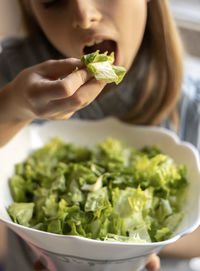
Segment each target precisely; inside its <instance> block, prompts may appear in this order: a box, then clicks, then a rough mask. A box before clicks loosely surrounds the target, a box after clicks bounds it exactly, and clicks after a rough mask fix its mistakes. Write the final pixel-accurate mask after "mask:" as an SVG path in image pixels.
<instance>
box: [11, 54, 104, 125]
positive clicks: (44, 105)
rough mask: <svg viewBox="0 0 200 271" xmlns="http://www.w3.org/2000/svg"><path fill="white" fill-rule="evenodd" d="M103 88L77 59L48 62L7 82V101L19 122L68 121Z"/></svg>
mask: <svg viewBox="0 0 200 271" xmlns="http://www.w3.org/2000/svg"><path fill="white" fill-rule="evenodd" d="M76 67H78V68H79V69H78V70H77V71H75V69H76ZM104 86H105V83H104V82H102V81H97V80H96V79H95V78H91V77H90V76H89V74H88V72H87V71H86V69H84V68H83V64H82V63H81V61H80V60H78V59H73V58H69V59H62V60H49V61H46V62H43V63H42V64H39V65H36V66H33V67H31V68H28V69H26V70H24V71H22V72H21V73H19V75H18V76H17V77H16V78H15V79H14V80H13V81H12V82H11V83H10V87H9V91H10V93H9V97H10V98H9V100H10V102H11V103H12V107H11V108H12V110H13V109H14V110H13V112H14V114H15V117H16V118H18V119H19V120H21V121H27V120H32V119H34V118H43V119H53V120H55V119H67V118H69V117H70V116H71V115H72V114H73V113H74V112H75V111H77V110H79V109H81V108H83V107H85V106H87V105H88V104H89V103H91V102H92V101H93V100H94V99H95V98H96V96H97V95H98V94H99V93H100V92H101V90H102V89H103V87H104Z"/></svg>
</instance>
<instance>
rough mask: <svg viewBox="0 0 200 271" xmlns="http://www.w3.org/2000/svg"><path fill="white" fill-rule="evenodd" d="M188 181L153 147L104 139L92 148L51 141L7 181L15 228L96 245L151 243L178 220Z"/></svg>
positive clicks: (181, 168) (168, 232)
mask: <svg viewBox="0 0 200 271" xmlns="http://www.w3.org/2000/svg"><path fill="white" fill-rule="evenodd" d="M187 185H188V181H187V178H186V167H185V166H184V165H180V166H177V165H176V164H175V162H174V161H173V159H172V158H170V157H169V156H167V155H165V154H162V153H161V151H160V149H159V147H158V146H153V147H145V148H143V149H142V150H135V149H134V148H131V147H127V146H125V145H124V144H123V143H122V142H121V141H119V140H117V139H114V138H107V139H106V140H105V142H100V143H98V144H97V145H96V146H95V147H94V148H86V147H77V146H75V145H74V144H72V143H65V142H63V141H61V140H60V139H59V138H58V137H56V138H54V139H52V140H51V141H50V142H49V143H47V144H46V145H45V146H44V147H42V148H41V149H39V150H36V151H34V152H33V153H32V154H31V155H30V156H29V157H28V158H27V159H26V160H25V161H24V162H23V163H19V164H17V165H16V166H15V174H14V176H13V177H12V178H11V179H10V180H9V186H10V191H11V194H12V197H13V200H14V203H13V204H11V205H10V206H9V207H8V213H9V215H10V216H11V218H12V220H13V221H14V222H15V223H19V224H21V225H24V226H28V227H31V228H34V229H38V230H42V231H48V232H51V233H56V234H64V235H76V236H77V235H78V236H83V237H87V238H92V239H97V240H102V241H105V240H107V241H120V242H137V243H138V242H139V243H145V242H158V241H163V240H166V239H168V238H169V237H170V236H171V235H172V234H173V232H174V230H175V229H176V228H177V226H178V225H179V223H180V221H181V220H182V218H183V211H182V205H183V201H184V198H185V192H186V187H187Z"/></svg>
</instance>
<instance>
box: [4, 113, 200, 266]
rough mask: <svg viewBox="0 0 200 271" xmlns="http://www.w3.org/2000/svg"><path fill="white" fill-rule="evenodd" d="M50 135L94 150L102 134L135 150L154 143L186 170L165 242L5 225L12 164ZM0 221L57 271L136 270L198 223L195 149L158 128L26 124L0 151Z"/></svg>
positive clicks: (199, 180) (199, 182)
mask: <svg viewBox="0 0 200 271" xmlns="http://www.w3.org/2000/svg"><path fill="white" fill-rule="evenodd" d="M54 136H59V137H60V138H61V139H63V140H65V141H67V142H74V143H75V144H77V145H82V146H89V147H91V146H94V145H95V144H96V142H98V141H103V140H105V139H106V137H107V136H111V137H115V138H117V139H120V140H122V141H123V142H124V143H125V144H126V145H127V146H133V147H135V148H137V149H140V148H142V147H144V146H151V145H154V144H157V145H159V146H160V148H161V149H162V151H163V152H164V153H166V154H168V155H169V156H171V157H172V158H173V159H174V160H175V161H176V163H177V164H185V165H186V166H187V169H188V179H189V181H190V185H189V187H188V193H187V199H186V203H185V205H184V209H183V210H184V213H185V216H184V219H183V220H182V222H181V224H180V225H179V227H178V228H177V230H176V232H175V233H174V235H173V237H172V238H170V239H169V240H166V241H163V242H157V243H145V244H135V243H120V242H114V243H113V242H107V241H105V242H103V241H97V240H90V239H86V238H82V237H77V236H64V235H58V234H52V233H48V232H42V231H38V230H34V229H31V228H28V227H24V226H21V225H18V224H15V223H13V222H12V221H11V219H10V217H9V215H8V213H7V207H8V206H9V205H10V204H11V203H12V198H11V195H10V192H9V188H8V179H9V177H11V176H12V174H13V173H14V164H15V163H17V162H22V161H23V160H24V159H25V158H26V157H27V156H28V154H29V153H30V151H32V150H34V149H36V148H39V147H42V146H43V145H44V144H45V143H46V142H47V141H49V140H50V139H51V138H53V137H54ZM0 167H1V168H0V179H1V181H0V220H1V221H3V222H4V223H5V224H6V225H7V226H9V227H10V228H12V229H13V230H14V231H15V232H17V233H18V234H19V235H21V236H23V237H24V238H25V239H27V240H29V241H30V242H31V243H32V244H33V245H34V246H36V247H38V248H41V249H42V250H43V251H44V252H45V253H46V254H48V255H50V256H51V257H52V258H53V259H54V261H55V262H56V265H57V266H58V267H59V268H58V270H62V268H63V270H64V269H66V270H68V271H77V270H79V271H86V270H87V271H100V270H101V271H113V270H115V271H121V270H126V271H133V270H140V269H141V268H142V267H143V266H144V265H145V263H146V261H147V258H148V256H149V255H150V254H151V253H153V252H156V253H157V252H159V251H160V250H161V249H162V248H163V247H164V246H166V245H168V244H171V243H173V242H175V241H176V240H177V239H179V238H180V237H181V236H183V235H185V234H188V233H190V232H192V231H194V230H195V229H196V228H197V227H198V225H199V222H200V163H199V156H198V152H197V150H196V149H195V148H194V147H193V146H192V145H191V144H189V143H186V142H182V141H180V140H179V139H178V137H177V136H176V135H175V134H174V133H172V132H170V131H168V130H166V129H163V128H156V127H144V126H131V125H127V124H124V123H122V122H120V121H118V120H116V119H113V118H108V119H105V120H102V121H80V120H73V119H72V120H68V121H49V122H46V123H45V124H42V125H36V124H34V125H30V126H28V127H26V128H25V129H23V130H22V131H20V132H19V133H18V134H17V135H16V136H15V138H14V139H12V140H11V141H10V142H9V143H8V144H7V145H6V146H4V147H2V148H1V149H0Z"/></svg>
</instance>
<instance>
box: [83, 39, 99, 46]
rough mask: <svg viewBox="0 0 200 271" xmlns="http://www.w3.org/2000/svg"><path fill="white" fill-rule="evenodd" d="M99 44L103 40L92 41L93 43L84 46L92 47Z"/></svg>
mask: <svg viewBox="0 0 200 271" xmlns="http://www.w3.org/2000/svg"><path fill="white" fill-rule="evenodd" d="M101 42H103V40H94V41H91V42H88V43H87V44H86V46H93V45H95V44H99V43H101Z"/></svg>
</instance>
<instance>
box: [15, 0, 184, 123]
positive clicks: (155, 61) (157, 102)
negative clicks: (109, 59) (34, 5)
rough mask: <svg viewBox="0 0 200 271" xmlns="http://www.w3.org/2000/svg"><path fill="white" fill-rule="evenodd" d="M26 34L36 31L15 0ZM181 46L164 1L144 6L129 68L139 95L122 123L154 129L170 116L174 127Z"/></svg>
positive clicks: (26, 7) (28, 12) (23, 4)
mask: <svg viewBox="0 0 200 271" xmlns="http://www.w3.org/2000/svg"><path fill="white" fill-rule="evenodd" d="M19 3H20V5H21V7H22V10H23V15H24V21H25V23H26V22H27V21H28V24H25V25H28V32H29V33H33V32H34V31H35V30H38V29H39V27H38V25H37V24H36V23H35V20H34V18H33V15H32V12H31V9H30V7H29V5H28V1H27V0H19ZM182 55H183V50H182V43H181V40H180V37H179V33H178V30H177V28H176V26H175V23H174V20H173V18H172V16H171V13H170V11H169V6H168V3H167V0H151V1H150V2H149V3H148V12H147V25H146V29H145V33H144V37H143V41H142V44H141V47H140V49H139V51H138V53H137V56H136V58H135V60H134V62H133V64H132V67H131V70H132V76H133V81H134V84H133V85H134V89H135V90H137V93H139V95H138V96H137V101H136V102H135V103H134V104H133V106H132V109H131V110H130V112H129V113H128V114H127V115H126V116H125V117H124V118H123V120H124V121H126V122H129V123H134V124H144V125H146V124H148V125H157V124H159V123H160V122H161V121H162V119H163V118H164V117H166V116H170V118H171V120H172V123H173V124H174V127H177V125H178V115H177V112H176V108H175V106H176V103H177V100H178V98H179V96H180V91H181V85H182V76H183V64H182Z"/></svg>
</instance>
